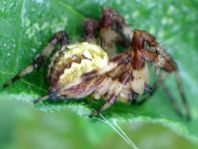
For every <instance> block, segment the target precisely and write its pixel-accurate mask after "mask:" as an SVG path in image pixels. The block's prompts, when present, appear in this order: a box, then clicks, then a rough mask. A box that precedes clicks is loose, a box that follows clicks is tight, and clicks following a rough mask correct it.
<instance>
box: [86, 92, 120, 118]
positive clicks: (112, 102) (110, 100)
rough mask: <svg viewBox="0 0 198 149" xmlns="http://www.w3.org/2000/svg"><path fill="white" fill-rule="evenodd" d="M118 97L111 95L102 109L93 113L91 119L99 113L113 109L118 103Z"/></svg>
mask: <svg viewBox="0 0 198 149" xmlns="http://www.w3.org/2000/svg"><path fill="white" fill-rule="evenodd" d="M117 97H118V96H116V95H111V96H110V98H109V99H108V101H107V102H106V103H105V104H104V105H103V106H102V107H100V108H99V109H98V110H97V111H94V112H92V113H91V115H90V116H89V117H93V116H97V115H98V114H99V113H101V112H103V111H105V110H106V109H108V108H109V107H111V106H112V105H113V104H114V103H115V102H116V100H117Z"/></svg>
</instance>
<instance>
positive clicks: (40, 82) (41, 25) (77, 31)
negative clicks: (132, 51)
mask: <svg viewBox="0 0 198 149" xmlns="http://www.w3.org/2000/svg"><path fill="white" fill-rule="evenodd" d="M183 3H184V4H183V5H181V4H180V3H179V2H174V3H173V2H171V3H169V2H164V3H163V4H157V3H156V2H151V1H148V0H146V1H144V2H141V1H135V0H127V1H124V2H123V3H122V2H121V1H113V0H112V1H102V2H101V1H99V0H98V1H97V0H94V1H91V0H86V1H85V0H81V1H79V0H69V1H68V0H46V1H45V2H44V1H43V0H36V1H34V0H30V1H26V0H19V1H13V0H3V2H1V4H0V10H1V11H0V84H2V83H3V82H5V81H6V80H8V79H10V78H11V77H12V76H13V75H14V74H16V73H17V72H18V71H20V70H21V69H22V68H24V67H25V66H27V65H28V64H30V63H31V62H32V60H33V59H34V57H35V56H36V54H37V53H39V52H40V51H42V49H43V48H44V47H45V45H46V44H47V42H48V40H49V39H50V37H51V36H52V35H53V33H55V32H56V31H59V30H65V31H67V32H68V34H69V35H70V39H71V40H72V41H73V42H77V41H83V28H82V25H83V21H84V20H85V19H86V18H95V19H98V18H99V17H100V14H101V11H102V8H104V7H111V8H113V9H115V10H117V11H118V12H119V13H120V14H121V15H123V16H124V17H125V19H126V21H127V23H128V24H130V26H131V27H132V28H139V29H143V30H146V31H148V32H150V33H152V34H156V36H157V39H158V40H159V41H160V42H161V43H162V45H163V46H164V47H166V48H167V49H169V52H170V53H171V55H172V56H173V57H174V59H175V60H176V61H177V62H178V65H179V68H180V70H181V75H182V78H183V82H184V88H185V92H186V95H187V98H188V101H189V106H190V110H191V115H192V120H191V121H190V122H187V121H185V120H184V119H181V118H179V117H178V116H177V114H176V113H175V111H174V109H173V107H172V106H171V104H170V102H169V101H168V99H167V96H166V94H165V93H164V92H163V90H161V89H159V90H158V92H157V93H156V94H155V95H154V96H153V97H152V98H151V99H150V100H149V101H148V102H147V103H145V104H144V105H142V106H134V105H130V104H121V103H118V104H116V105H115V106H113V107H112V108H111V109H109V110H107V111H106V112H105V113H104V114H105V115H106V117H107V118H116V119H120V120H129V121H131V120H134V119H138V120H141V121H149V122H154V123H155V122H160V123H162V124H164V125H166V126H169V127H170V128H172V129H174V130H176V132H178V133H180V134H182V135H184V136H186V137H188V138H190V139H192V140H195V141H196V140H198V139H197V138H198V129H196V127H197V125H198V109H197V106H198V100H197V99H196V97H198V93H197V89H198V79H197V77H196V76H197V73H198V70H197V69H196V68H195V67H196V65H195V64H197V63H198V59H197V57H198V51H197V50H196V47H197V45H198V42H196V40H197V39H198V38H197V34H196V33H197V31H198V27H197V24H196V23H195V22H197V21H198V20H197V17H196V16H197V15H198V14H197V11H196V1H189V2H187V1H183ZM187 12H188V13H187ZM46 71H47V63H46V64H45V66H44V67H43V68H42V69H41V70H39V71H38V72H34V73H32V74H31V75H29V76H27V77H25V78H23V79H21V80H20V81H18V82H17V83H16V84H14V85H13V86H10V87H9V88H6V89H5V90H2V89H1V90H0V101H2V102H3V100H8V99H10V100H23V101H26V102H29V103H30V104H31V101H32V100H33V99H35V98H38V97H40V96H43V95H45V94H47V90H48V89H47V88H48V87H47V79H46ZM166 83H167V84H168V86H169V87H170V89H171V90H172V92H173V93H174V94H175V95H176V96H177V97H178V94H177V93H178V92H177V89H176V87H175V82H174V78H173V77H170V78H169V79H168V80H167V82H166ZM86 100H89V98H87V99H86ZM178 102H179V101H178ZM92 104H93V106H92V105H91V104H90V105H89V106H88V105H87V104H85V102H61V103H47V102H45V103H43V104H39V105H38V106H36V107H37V108H39V109H41V110H44V111H52V110H57V109H63V108H70V109H71V110H74V111H76V112H77V113H78V114H81V115H88V114H89V112H90V109H91V108H89V107H95V103H92ZM181 108H183V107H181ZM79 109H81V110H79Z"/></svg>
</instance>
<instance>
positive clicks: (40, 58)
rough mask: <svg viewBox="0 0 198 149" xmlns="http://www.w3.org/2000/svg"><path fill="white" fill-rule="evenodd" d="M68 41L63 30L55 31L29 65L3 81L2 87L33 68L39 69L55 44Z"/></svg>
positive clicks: (28, 72) (64, 43)
mask: <svg viewBox="0 0 198 149" xmlns="http://www.w3.org/2000/svg"><path fill="white" fill-rule="evenodd" d="M68 43H69V41H68V36H67V34H66V33H65V32H64V31H60V32H57V33H56V34H55V35H54V36H53V38H52V39H51V40H50V42H49V43H48V45H47V46H46V47H45V48H44V50H43V51H42V53H41V54H38V55H37V57H36V58H35V60H34V61H33V62H32V64H31V65H29V66H27V67H26V68H25V69H23V70H22V71H21V72H19V73H18V74H16V75H15V76H14V77H13V78H11V79H10V80H8V81H7V82H5V83H4V84H3V85H2V87H3V88H6V87H8V86H10V85H11V84H13V83H14V82H16V81H17V80H19V79H20V78H22V77H24V76H26V75H28V74H30V73H31V72H33V71H34V70H38V69H40V67H41V66H42V65H43V63H44V61H45V60H46V59H47V58H48V57H49V56H50V54H51V53H52V51H53V50H54V48H55V46H56V45H57V44H60V45H61V46H62V45H67V44H68Z"/></svg>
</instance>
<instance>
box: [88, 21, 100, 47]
mask: <svg viewBox="0 0 198 149" xmlns="http://www.w3.org/2000/svg"><path fill="white" fill-rule="evenodd" d="M98 27H99V23H98V22H97V21H96V20H93V19H88V20H85V22H84V34H85V35H84V36H85V40H86V41H88V42H92V43H95V42H96V34H97V30H98Z"/></svg>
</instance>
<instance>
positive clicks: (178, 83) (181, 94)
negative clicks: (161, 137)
mask: <svg viewBox="0 0 198 149" xmlns="http://www.w3.org/2000/svg"><path fill="white" fill-rule="evenodd" d="M175 76H176V83H177V88H178V90H179V93H180V96H181V99H182V103H183V105H184V107H185V110H186V114H187V115H186V118H187V120H188V121H189V120H190V119H191V115H190V109H189V105H188V102H187V100H186V96H185V94H184V89H183V83H182V80H181V77H180V74H179V71H178V70H177V71H176V72H175Z"/></svg>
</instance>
